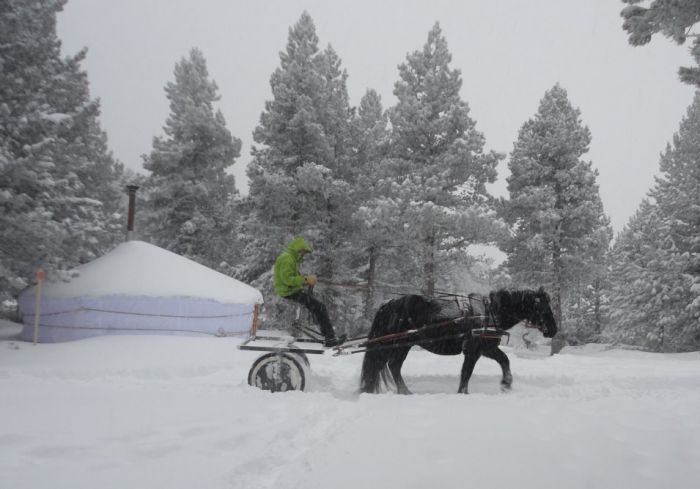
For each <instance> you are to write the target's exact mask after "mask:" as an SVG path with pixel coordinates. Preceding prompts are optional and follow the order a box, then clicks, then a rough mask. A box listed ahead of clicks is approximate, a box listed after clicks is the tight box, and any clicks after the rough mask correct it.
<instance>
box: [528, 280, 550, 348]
mask: <svg viewBox="0 0 700 489" xmlns="http://www.w3.org/2000/svg"><path fill="white" fill-rule="evenodd" d="M531 301H532V302H531V303H530V304H526V305H527V308H528V318H527V320H528V321H529V322H530V323H532V324H533V325H534V326H535V327H537V329H539V330H540V331H542V334H543V335H544V336H545V338H552V337H554V335H555V334H557V322H556V320H555V319H554V313H553V312H552V307H551V306H550V304H549V303H550V299H549V294H547V293H546V292H545V291H544V288H543V287H540V288H539V290H537V291H535V292H533V294H532V299H531ZM527 302H530V301H527Z"/></svg>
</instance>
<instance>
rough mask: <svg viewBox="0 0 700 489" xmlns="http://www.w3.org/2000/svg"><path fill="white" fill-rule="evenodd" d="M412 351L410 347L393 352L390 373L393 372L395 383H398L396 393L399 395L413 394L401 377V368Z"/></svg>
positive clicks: (390, 360)
mask: <svg viewBox="0 0 700 489" xmlns="http://www.w3.org/2000/svg"><path fill="white" fill-rule="evenodd" d="M410 349H411V347H410V346H409V347H405V348H397V349H395V350H393V351H392V354H391V357H390V358H389V371H390V372H391V376H392V377H393V378H394V382H396V392H397V393H399V394H412V392H411V391H410V390H409V389H408V387H407V386H406V383H405V382H404V381H403V377H401V366H402V365H403V362H404V361H405V360H406V356H408V352H409V350H410Z"/></svg>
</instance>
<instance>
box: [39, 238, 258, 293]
mask: <svg viewBox="0 0 700 489" xmlns="http://www.w3.org/2000/svg"><path fill="white" fill-rule="evenodd" d="M77 271H78V272H79V273H80V275H79V276H77V277H75V278H73V279H71V280H70V281H69V282H60V283H52V282H46V283H45V284H44V288H43V290H42V294H46V296H49V297H63V298H68V297H86V296H106V295H129V296H148V297H196V298H203V299H211V300H215V301H218V302H223V303H234V304H253V303H261V302H262V294H261V293H260V292H259V291H258V290H257V289H255V288H253V287H251V286H249V285H246V284H244V283H243V282H239V281H238V280H236V279H234V278H231V277H229V276H227V275H224V274H223V273H219V272H217V271H216V270H212V269H211V268H208V267H205V266H204V265H200V264H199V263H196V262H194V261H192V260H189V259H187V258H185V257H183V256H180V255H177V254H175V253H172V252H170V251H168V250H164V249H163V248H159V247H157V246H154V245H152V244H149V243H144V242H143V241H128V242H126V243H122V244H120V245H119V246H117V247H116V248H115V249H113V250H112V251H110V252H109V253H107V254H106V255H103V256H102V257H100V258H98V259H96V260H94V261H92V262H90V263H86V264H85V265H81V266H80V267H78V268H77Z"/></svg>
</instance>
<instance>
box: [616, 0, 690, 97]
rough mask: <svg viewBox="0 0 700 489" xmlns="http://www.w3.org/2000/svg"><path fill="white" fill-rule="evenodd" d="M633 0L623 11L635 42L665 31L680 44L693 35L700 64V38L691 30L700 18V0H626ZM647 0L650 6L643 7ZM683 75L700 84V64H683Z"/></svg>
mask: <svg viewBox="0 0 700 489" xmlns="http://www.w3.org/2000/svg"><path fill="white" fill-rule="evenodd" d="M622 1H623V2H624V3H627V4H629V5H628V6H626V7H625V8H623V9H622V12H621V13H620V15H621V16H622V17H623V18H624V19H625V20H624V22H623V24H622V28H623V29H624V30H625V31H627V32H628V34H629V43H630V44H631V45H633V46H642V45H644V44H648V43H649V42H650V41H651V38H652V37H653V35H654V34H657V33H661V34H663V35H664V36H666V37H668V38H670V39H672V40H673V41H675V42H676V43H677V44H685V41H686V40H688V38H689V37H690V38H693V43H692V46H691V48H690V53H691V54H692V56H693V58H694V59H695V62H696V63H697V64H698V65H700V38H698V36H697V35H695V34H690V32H691V31H692V28H693V26H695V25H696V24H697V23H698V22H700V0H651V1H648V2H645V1H644V0H622ZM641 3H645V4H647V5H648V7H641V6H639V4H641ZM678 75H679V76H680V79H681V80H682V81H683V82H685V83H689V84H691V85H696V86H699V87H700V67H698V66H694V67H682V68H680V69H679V70H678Z"/></svg>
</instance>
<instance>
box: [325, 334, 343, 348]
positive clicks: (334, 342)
mask: <svg viewBox="0 0 700 489" xmlns="http://www.w3.org/2000/svg"><path fill="white" fill-rule="evenodd" d="M347 338H348V336H347V335H344V334H341V335H340V336H338V337H337V338H336V337H335V336H331V337H329V338H326V341H325V342H324V343H323V345H324V346H326V347H328V348H330V347H332V346H338V345H342V344H343V343H345V340H346V339H347Z"/></svg>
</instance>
